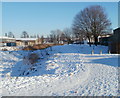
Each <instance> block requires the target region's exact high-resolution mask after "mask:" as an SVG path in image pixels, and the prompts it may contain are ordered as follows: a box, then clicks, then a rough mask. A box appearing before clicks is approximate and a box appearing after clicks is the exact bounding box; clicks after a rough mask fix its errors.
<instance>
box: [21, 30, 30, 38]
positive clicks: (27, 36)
mask: <svg viewBox="0 0 120 98" xmlns="http://www.w3.org/2000/svg"><path fill="white" fill-rule="evenodd" d="M21 38H29V35H28V33H27V32H26V31H23V32H22V35H21Z"/></svg>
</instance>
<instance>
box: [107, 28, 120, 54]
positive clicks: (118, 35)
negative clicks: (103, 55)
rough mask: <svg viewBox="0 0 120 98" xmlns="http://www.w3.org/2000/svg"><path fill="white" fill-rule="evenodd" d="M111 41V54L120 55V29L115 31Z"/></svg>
mask: <svg viewBox="0 0 120 98" xmlns="http://www.w3.org/2000/svg"><path fill="white" fill-rule="evenodd" d="M109 41H110V43H109V50H110V52H111V53H117V54H120V27H119V28H117V29H115V30H114V34H113V35H112V36H111V37H110V39H109Z"/></svg>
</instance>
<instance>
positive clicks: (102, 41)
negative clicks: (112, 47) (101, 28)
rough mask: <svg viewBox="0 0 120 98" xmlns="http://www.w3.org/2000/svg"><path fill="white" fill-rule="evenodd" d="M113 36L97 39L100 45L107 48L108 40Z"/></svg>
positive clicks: (105, 35) (102, 36)
mask: <svg viewBox="0 0 120 98" xmlns="http://www.w3.org/2000/svg"><path fill="white" fill-rule="evenodd" d="M112 35H113V34H104V35H101V36H99V37H98V42H99V44H100V45H105V46H108V44H109V39H110V37H111V36H112Z"/></svg>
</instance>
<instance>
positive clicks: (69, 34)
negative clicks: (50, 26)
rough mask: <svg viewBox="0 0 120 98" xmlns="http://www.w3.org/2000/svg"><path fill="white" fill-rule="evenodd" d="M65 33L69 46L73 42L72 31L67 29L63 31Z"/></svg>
mask: <svg viewBox="0 0 120 98" xmlns="http://www.w3.org/2000/svg"><path fill="white" fill-rule="evenodd" d="M63 33H64V36H65V38H66V39H67V41H68V44H70V43H71V42H72V39H71V38H72V29H70V28H65V29H64V30H63Z"/></svg>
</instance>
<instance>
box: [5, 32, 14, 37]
mask: <svg viewBox="0 0 120 98" xmlns="http://www.w3.org/2000/svg"><path fill="white" fill-rule="evenodd" d="M7 37H11V38H15V36H14V34H13V33H12V32H9V33H8V34H7Z"/></svg>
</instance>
